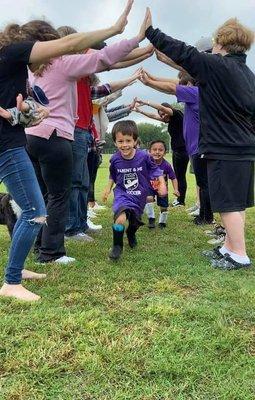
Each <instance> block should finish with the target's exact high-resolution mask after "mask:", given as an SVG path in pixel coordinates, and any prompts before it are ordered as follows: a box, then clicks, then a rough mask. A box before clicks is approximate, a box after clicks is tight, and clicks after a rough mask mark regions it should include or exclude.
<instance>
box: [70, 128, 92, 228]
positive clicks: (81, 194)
mask: <svg viewBox="0 0 255 400" xmlns="http://www.w3.org/2000/svg"><path fill="white" fill-rule="evenodd" d="M91 143H92V135H91V133H90V132H89V131H88V130H85V129H80V128H76V129H75V131H74V141H73V142H72V152H73V172H72V189H71V195H70V200H69V201H70V203H69V216H68V221H67V225H66V235H67V236H72V235H76V234H77V233H80V232H84V231H86V230H87V228H88V226H87V204H88V191H89V170H88V163H87V160H88V151H89V148H90V146H91Z"/></svg>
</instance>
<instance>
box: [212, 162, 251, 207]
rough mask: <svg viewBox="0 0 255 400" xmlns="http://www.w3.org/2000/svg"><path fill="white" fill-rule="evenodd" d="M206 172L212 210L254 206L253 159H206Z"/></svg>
mask: <svg viewBox="0 0 255 400" xmlns="http://www.w3.org/2000/svg"><path fill="white" fill-rule="evenodd" d="M207 172H208V184H209V194H210V200H211V206H212V211H213V212H233V211H244V210H245V209H246V208H249V207H253V206H254V161H246V160H243V161H242V160H241V161H240V160H238V161H232V160H211V159H208V160H207Z"/></svg>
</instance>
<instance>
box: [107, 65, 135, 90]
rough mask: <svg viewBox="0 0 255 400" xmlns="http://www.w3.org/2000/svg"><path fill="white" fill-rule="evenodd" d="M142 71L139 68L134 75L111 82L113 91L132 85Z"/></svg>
mask: <svg viewBox="0 0 255 400" xmlns="http://www.w3.org/2000/svg"><path fill="white" fill-rule="evenodd" d="M140 73H141V68H139V69H137V70H136V71H135V73H134V74H133V75H131V76H129V77H128V78H126V79H122V80H120V81H114V82H109V85H110V88H111V92H116V91H117V90H121V89H124V88H125V87H127V86H130V85H132V84H133V83H135V82H136V80H137V79H138V78H139V76H140Z"/></svg>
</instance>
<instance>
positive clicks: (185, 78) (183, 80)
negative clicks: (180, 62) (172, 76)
mask: <svg viewBox="0 0 255 400" xmlns="http://www.w3.org/2000/svg"><path fill="white" fill-rule="evenodd" d="M178 78H179V80H180V81H179V83H180V85H183V86H187V85H188V83H189V82H190V83H191V84H192V85H197V81H196V79H194V78H192V76H191V75H189V74H188V73H187V72H182V71H180V72H179V74H178Z"/></svg>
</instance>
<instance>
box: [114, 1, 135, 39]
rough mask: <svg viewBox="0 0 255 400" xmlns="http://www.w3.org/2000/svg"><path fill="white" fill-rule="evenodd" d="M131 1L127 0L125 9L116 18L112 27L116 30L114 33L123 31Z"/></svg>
mask: <svg viewBox="0 0 255 400" xmlns="http://www.w3.org/2000/svg"><path fill="white" fill-rule="evenodd" d="M133 3H134V0H128V2H127V5H126V7H125V10H124V11H123V13H122V14H121V16H120V17H119V18H118V19H117V21H116V22H115V24H114V25H113V29H114V31H115V32H116V34H118V33H119V34H120V33H122V32H124V30H125V27H126V25H127V23H128V15H129V13H130V11H131V8H132V5H133Z"/></svg>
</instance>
